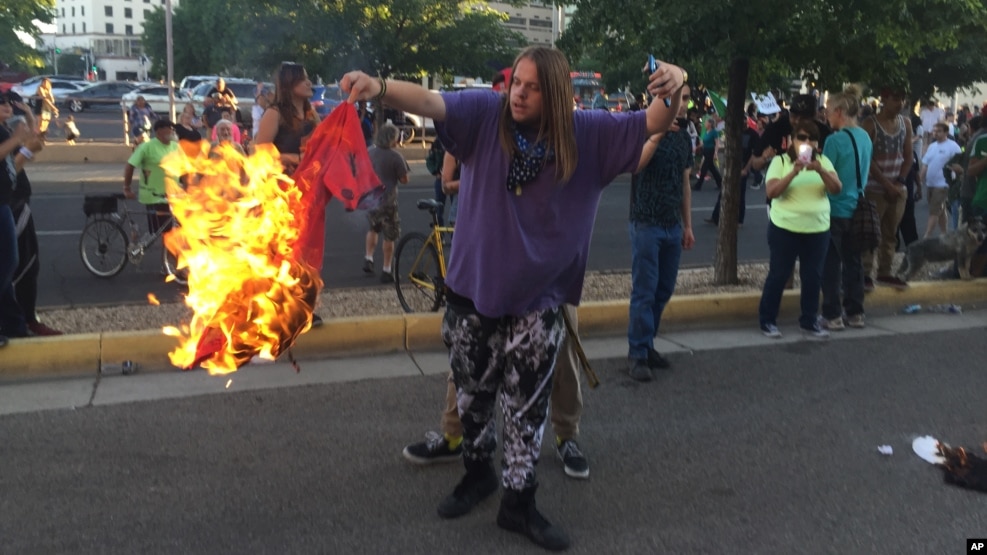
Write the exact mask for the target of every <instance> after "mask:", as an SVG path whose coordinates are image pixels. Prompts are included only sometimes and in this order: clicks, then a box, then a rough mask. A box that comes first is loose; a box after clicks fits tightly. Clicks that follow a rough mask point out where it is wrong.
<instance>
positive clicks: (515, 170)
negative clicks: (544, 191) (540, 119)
mask: <svg viewBox="0 0 987 555" xmlns="http://www.w3.org/2000/svg"><path fill="white" fill-rule="evenodd" d="M514 144H515V145H517V147H518V150H520V152H515V153H514V156H512V157H511V167H510V169H509V170H508V172H507V190H508V191H514V193H515V194H517V195H519V196H520V195H521V187H522V186H523V185H526V184H528V183H530V182H531V181H532V180H534V179H535V177H537V176H538V172H540V171H541V169H542V168H543V167H545V164H547V163H549V162H551V161H552V160H554V159H555V152H554V151H553V150H552V149H551V148H549V147H548V143H547V142H546V141H545V140H544V139H542V140H541V141H538V142H537V143H532V142H531V141H529V140H528V139H525V138H524V135H522V134H521V131H520V130H519V129H518V128H517V126H515V127H514Z"/></svg>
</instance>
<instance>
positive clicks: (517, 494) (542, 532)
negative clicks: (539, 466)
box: [497, 488, 569, 551]
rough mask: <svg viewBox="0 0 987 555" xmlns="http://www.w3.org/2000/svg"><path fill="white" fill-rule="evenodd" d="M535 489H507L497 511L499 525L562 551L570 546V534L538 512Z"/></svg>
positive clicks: (537, 542) (544, 546)
mask: <svg viewBox="0 0 987 555" xmlns="http://www.w3.org/2000/svg"><path fill="white" fill-rule="evenodd" d="M535 489H536V488H528V489H526V490H523V491H514V490H505V491H504V497H503V499H501V501H500V511H498V512H497V526H500V527H501V528H503V529H504V530H508V531H511V532H517V533H518V534H524V535H525V536H528V539H530V540H531V541H533V542H534V543H535V544H537V545H539V546H541V547H543V548H545V549H547V550H549V551H562V550H563V549H565V548H567V547H569V536H567V535H566V533H565V531H564V530H562V528H560V527H558V526H553V525H552V523H551V522H549V521H548V520H547V519H546V518H545V517H544V516H542V514H541V513H540V512H538V508H537V507H536V506H535Z"/></svg>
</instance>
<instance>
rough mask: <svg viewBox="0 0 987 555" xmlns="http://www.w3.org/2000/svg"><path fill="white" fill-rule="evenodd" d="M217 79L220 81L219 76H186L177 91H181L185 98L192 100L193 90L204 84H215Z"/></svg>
mask: <svg viewBox="0 0 987 555" xmlns="http://www.w3.org/2000/svg"><path fill="white" fill-rule="evenodd" d="M217 79H219V75H186V76H185V77H184V78H183V79H182V82H181V83H179V84H178V87H177V88H176V89H175V90H176V91H181V92H182V95H183V96H187V97H189V98H191V97H192V90H193V89H195V88H196V87H198V86H199V85H201V84H202V83H215V82H216V80H217Z"/></svg>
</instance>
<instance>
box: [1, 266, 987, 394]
mask: <svg viewBox="0 0 987 555" xmlns="http://www.w3.org/2000/svg"><path fill="white" fill-rule="evenodd" d="M759 301H760V293H757V292H751V293H720V294H711V295H681V296H675V297H672V300H671V301H670V302H669V303H668V306H667V307H666V309H665V312H664V315H663V316H662V324H663V325H666V326H669V327H689V326H697V325H706V326H709V325H710V324H711V323H712V324H715V325H730V324H739V323H744V322H746V323H749V324H750V325H751V329H752V330H754V323H755V322H756V319H757V307H758V303H759ZM985 302H987V278H982V279H977V280H973V281H946V282H924V283H913V284H912V285H911V287H910V288H909V289H907V290H905V291H898V290H895V289H890V288H879V289H877V290H876V291H874V292H873V293H870V294H868V295H867V300H866V306H867V309H868V310H871V311H878V310H884V311H887V310H889V309H890V310H892V311H898V310H900V309H901V308H902V307H904V306H907V305H911V304H924V305H934V304H950V303H951V304H958V305H962V306H970V305H975V304H978V303H985ZM627 310H628V302H627V301H606V302H587V303H583V305H582V306H580V307H579V329H580V334H581V335H583V336H585V337H592V336H619V335H622V334H624V333H625V332H626V330H627ZM781 310H782V316H783V318H794V317H795V315H797V314H798V311H799V292H798V291H786V292H785V295H784V297H783V299H782V309H781ZM441 323H442V315H441V313H429V314H406V315H394V316H374V317H353V318H337V319H332V320H326V322H325V323H324V324H323V325H322V326H321V327H319V328H314V329H312V330H310V331H309V332H308V333H306V334H305V335H302V336H301V337H299V338H298V341H297V342H296V343H295V346H294V348H293V349H292V353H293V355H294V356H295V358H297V359H298V360H315V359H326V358H340V357H345V356H353V355H369V354H385V353H394V352H399V351H410V352H422V351H437V350H442V349H443V348H444V345H443V343H442V338H441V335H440V332H439V330H440V326H441ZM752 333H754V332H753V331H752ZM177 345H178V340H177V339H176V338H174V337H168V336H165V335H163V334H162V333H161V332H160V331H158V330H144V331H132V332H105V333H94V334H78V335H65V336H56V337H43V338H42V337H39V338H29V339H19V340H14V341H12V342H11V343H10V344H9V345H8V346H7V347H4V348H3V350H2V351H0V353H2V355H3V356H2V358H0V380H22V379H39V378H55V377H68V376H91V375H93V374H96V373H98V372H99V369H100V367H101V366H102V365H104V364H105V365H108V366H110V367H118V366H119V365H120V364H121V363H122V362H123V361H125V360H129V361H132V362H134V363H136V364H137V365H138V366H139V369H140V372H165V371H168V372H171V371H175V370H176V369H175V367H174V366H172V365H171V362H170V361H169V360H168V352H170V351H172V350H173V349H174V348H175V347H176V346H177Z"/></svg>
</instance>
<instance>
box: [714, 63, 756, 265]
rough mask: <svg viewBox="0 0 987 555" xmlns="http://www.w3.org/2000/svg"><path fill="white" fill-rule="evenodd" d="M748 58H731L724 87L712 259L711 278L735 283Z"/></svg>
mask: <svg viewBox="0 0 987 555" xmlns="http://www.w3.org/2000/svg"><path fill="white" fill-rule="evenodd" d="M749 71H750V61H749V60H747V59H746V58H734V59H733V60H731V62H730V86H729V89H728V91H727V113H726V118H725V119H726V121H725V123H726V127H725V139H726V140H725V143H726V149H727V155H726V166H725V167H724V168H723V188H722V189H721V193H720V227H719V231H718V234H717V236H718V237H717V243H716V258H715V259H714V261H713V282H714V283H715V284H716V285H735V284H737V283H738V279H737V219H738V216H739V215H740V187H742V186H746V185H745V184H744V183H742V179H741V177H740V171H741V170H742V169H743V167H742V166H741V162H742V160H741V156H742V155H743V152H742V150H741V142H740V141H741V135H742V133H743V132H744V128H745V127H746V126H747V119H746V115H745V113H744V101H745V100H746V97H747V76H748V73H749Z"/></svg>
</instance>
